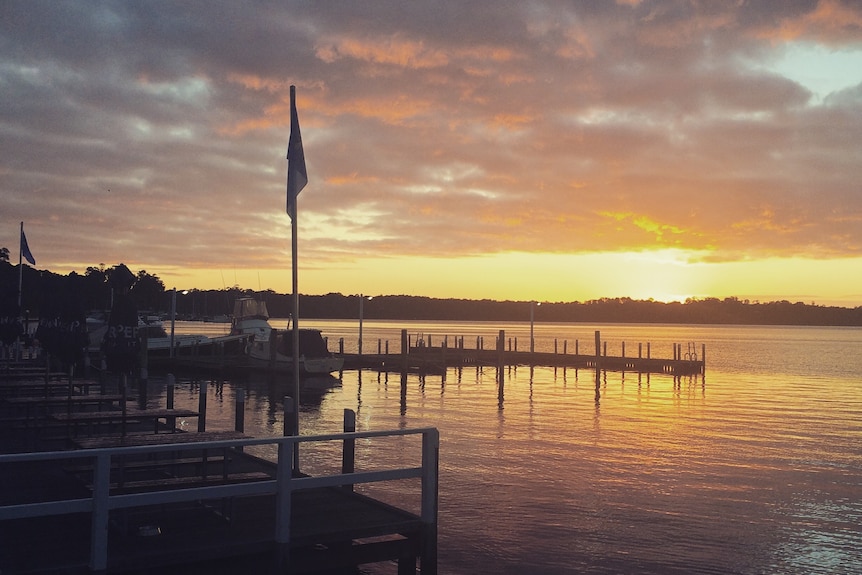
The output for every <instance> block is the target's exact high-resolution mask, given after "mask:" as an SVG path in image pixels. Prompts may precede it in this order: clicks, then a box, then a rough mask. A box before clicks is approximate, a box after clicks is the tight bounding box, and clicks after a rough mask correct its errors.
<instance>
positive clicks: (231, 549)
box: [0, 377, 439, 575]
mask: <svg viewBox="0 0 862 575" xmlns="http://www.w3.org/2000/svg"><path fill="white" fill-rule="evenodd" d="M0 378H2V377H0ZM8 381H9V380H6V383H8ZM67 389H71V388H67ZM12 397H13V398H15V397H16V396H15V395H14V394H13V396H12ZM78 397H80V396H77V395H74V396H71V401H70V402H69V403H68V404H64V403H63V401H62V400H61V398H59V397H54V396H49V397H46V398H45V399H44V401H43V403H41V404H40V407H43V408H45V411H41V410H40V412H39V414H38V416H37V415H32V417H34V418H35V417H39V418H42V419H43V420H48V419H50V420H54V421H58V422H60V423H66V422H67V420H68V421H71V420H75V421H77V420H81V421H85V422H89V421H96V422H100V423H101V422H103V421H106V420H111V422H114V420H116V419H117V418H123V420H124V421H125V419H126V418H127V417H131V416H133V417H134V419H138V420H143V422H142V423H143V425H141V426H140V427H137V428H131V427H129V428H126V427H121V428H120V429H121V432H120V433H116V431H117V430H116V429H112V428H115V427H116V425H110V426H109V425H106V426H105V427H106V428H108V432H107V433H92V434H90V433H88V434H87V436H83V434H82V436H80V437H75V438H72V440H71V441H67V442H66V445H69V446H70V448H68V449H59V450H58V449H56V448H50V447H49V449H53V450H51V451H38V449H40V448H41V449H45V446H46V445H56V444H57V443H56V442H53V443H45V442H44V441H42V437H41V436H39V435H35V436H34V437H33V438H31V441H27V442H26V443H28V444H34V445H36V449H37V450H35V451H34V450H30V451H21V450H20V449H18V448H19V447H20V443H19V442H13V443H10V444H9V445H7V443H8V441H7V439H6V437H5V436H4V437H0V541H2V542H3V544H2V545H0V573H3V575H8V574H14V573H21V574H24V573H28V574H29V573H68V574H77V573H81V574H85V573H142V572H143V573H146V572H159V573H166V574H167V573H184V574H188V573H207V574H210V573H228V572H231V573H236V572H255V573H268V572H271V573H317V572H327V570H331V569H344V568H347V569H355V568H356V567H357V566H358V565H361V564H365V563H374V562H384V561H385V562H397V564H398V573H399V574H406V573H410V574H411V575H412V574H414V573H416V572H417V565H418V566H420V568H421V573H423V574H425V575H436V573H437V507H438V504H437V491H438V489H437V481H438V460H439V434H438V432H437V430H436V429H433V428H424V429H415V430H394V431H373V432H358V433H357V432H346V433H335V434H330V435H320V436H299V437H297V436H289V437H267V438H250V437H247V436H245V435H243V434H242V433H241V432H240V431H222V432H219V431H216V432H212V431H209V432H208V431H198V432H186V431H180V430H175V429H171V430H165V429H163V428H160V427H159V426H158V425H157V426H156V427H155V428H154V427H153V423H152V421H154V420H156V421H158V420H159V419H167V420H170V419H172V418H173V417H175V416H176V415H177V413H178V410H167V409H157V410H152V413H151V414H147V413H145V412H146V410H130V411H129V412H125V410H123V411H110V410H109V411H98V402H96V407H95V408H94V405H93V404H92V403H91V402H89V401H78V400H77V398H78ZM114 397H115V395H112V396H111V399H113V398H114ZM10 399H11V398H10ZM33 403H38V402H36V401H29V400H22V399H21V398H15V399H14V400H10V401H8V402H6V403H4V404H3V410H4V412H5V413H6V415H13V414H14V413H12V412H14V411H15V410H21V413H24V410H25V409H27V408H28V406H31V404H33ZM84 408H86V409H87V410H86V411H77V410H78V409H84ZM188 413H189V414H192V415H193V414H194V413H195V412H188ZM345 417H346V421H347V414H345ZM354 420H355V416H354ZM33 423H34V424H33V425H31V426H29V429H32V430H34V431H33V433H36V431H37V430H38V428H39V427H41V426H40V425H39V424H37V423H36V422H33ZM345 425H346V424H345ZM160 431H161V432H160ZM165 431H168V432H165ZM24 432H25V433H26V432H27V431H26V430H25V431H24ZM157 432H158V433H157ZM63 436H67V434H63ZM392 436H414V437H417V438H418V441H417V440H412V441H411V442H410V445H413V446H417V448H416V449H413V448H409V449H407V450H406V451H405V454H404V461H398V462H396V463H390V464H387V465H379V464H378V463H377V462H375V464H374V468H373V470H370V471H369V470H357V469H355V463H354V462H355V455H354V453H353V448H354V446H355V444H356V443H357V440H360V441H361V442H362V443H363V444H365V443H368V442H373V441H376V440H377V439H378V438H381V440H382V441H384V442H385V441H387V440H386V439H385V438H390V437H392ZM10 439H11V438H10ZM332 442H341V443H342V444H343V446H342V449H341V450H335V451H333V450H332V448H331V446H330V445H329V444H331V443H332ZM13 451H15V452H13ZM339 451H340V453H339ZM264 453H268V454H276V455H277V456H276V459H275V460H274V461H273V460H272V459H271V456H267V457H261V456H260V455H259V454H264ZM298 454H301V455H302V456H303V458H300V457H299V456H298ZM331 457H340V459H341V460H340V461H336V462H331V464H326V465H324V468H325V469H339V468H340V469H341V472H340V473H335V472H324V473H322V474H315V475H309V474H308V473H307V472H305V470H303V472H300V470H299V467H298V465H299V462H300V460H303V461H304V460H305V459H304V458H309V460H312V461H314V462H315V463H318V464H319V463H320V462H321V461H324V460H325V459H326V458H331ZM405 479H408V480H409V479H414V480H418V481H414V482H413V483H412V485H416V488H415V489H416V490H417V494H416V497H415V500H416V501H418V502H419V509H418V512H417V510H416V509H401V508H397V507H393V506H391V505H389V504H386V503H383V502H382V501H379V500H376V499H374V498H371V497H368V496H366V495H363V494H362V493H360V492H358V491H356V490H354V486H361V485H365V484H370V483H378V482H386V481H402V480H405ZM227 565H233V570H231V571H222V570H221V569H223V568H226V566H227ZM328 572H331V571H328Z"/></svg>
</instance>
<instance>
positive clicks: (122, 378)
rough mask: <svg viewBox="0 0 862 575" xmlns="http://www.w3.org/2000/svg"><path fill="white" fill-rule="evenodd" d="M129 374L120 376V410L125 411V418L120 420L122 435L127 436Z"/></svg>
mask: <svg viewBox="0 0 862 575" xmlns="http://www.w3.org/2000/svg"><path fill="white" fill-rule="evenodd" d="M127 377H128V376H127V375H126V374H125V373H124V374H123V375H121V376H120V410H121V411H122V412H123V420H122V421H121V422H120V435H121V436H122V437H125V436H126V387H127V385H126V384H127Z"/></svg>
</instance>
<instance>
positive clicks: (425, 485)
mask: <svg viewBox="0 0 862 575" xmlns="http://www.w3.org/2000/svg"><path fill="white" fill-rule="evenodd" d="M406 435H421V436H422V464H421V466H420V467H404V468H395V469H385V470H380V471H366V472H354V473H346V474H345V473H337V474H330V475H321V476H314V477H312V476H308V477H294V476H293V473H292V471H293V470H292V465H293V454H294V450H295V449H296V448H297V445H298V444H300V443H315V442H328V441H345V440H356V439H362V438H374V437H394V436H406ZM272 444H276V445H277V446H278V459H277V473H276V477H275V478H274V479H270V480H262V481H250V482H246V483H234V484H228V485H211V486H203V487H183V488H175V489H167V490H160V491H155V492H147V493H127V494H115V495H112V494H111V493H110V483H111V481H110V472H111V460H112V458H114V457H118V456H128V455H137V456H142V455H149V454H153V453H160V452H174V453H176V452H180V451H186V450H204V449H220V448H240V447H249V446H254V445H272ZM439 449H440V435H439V432H438V431H437V429H436V428H421V429H403V430H389V431H361V432H352V433H337V434H328V435H310V436H298V437H297V436H288V437H268V438H249V439H231V440H218V441H203V442H191V443H180V444H159V445H148V446H135V447H111V448H103V449H82V450H78V451H50V452H34V453H15V454H6V455H0V469H2V466H4V465H6V464H15V463H27V462H45V461H57V462H60V461H69V460H76V459H91V460H94V467H93V491H92V496H91V497H88V498H80V499H63V500H55V501H47V502H38V503H22V504H15V505H2V506H0V521H9V520H13V519H24V518H32V517H50V516H58V515H66V514H71V513H87V512H89V513H91V514H92V522H91V532H90V569H91V570H93V571H104V570H105V569H106V568H107V562H108V515H109V512H110V511H111V510H114V509H124V508H129V507H143V506H149V505H161V504H165V503H179V502H185V501H197V500H201V499H217V498H223V497H236V496H249V495H272V494H274V495H275V496H276V501H277V503H276V527H275V533H274V539H275V542H276V543H278V544H283V545H286V544H288V543H290V512H291V509H290V506H291V497H290V495H291V493H292V492H293V491H298V490H302V489H312V488H317V487H330V486H338V485H347V484H354V485H355V484H362V483H375V482H381V481H393V480H401V479H410V478H419V479H421V508H420V509H421V511H420V519H421V522H422V524H423V525H424V526H425V527H426V528H430V529H431V530H432V531H433V532H435V535H436V524H437V508H438V504H437V492H438V486H437V481H438V459H439ZM435 538H436V537H435Z"/></svg>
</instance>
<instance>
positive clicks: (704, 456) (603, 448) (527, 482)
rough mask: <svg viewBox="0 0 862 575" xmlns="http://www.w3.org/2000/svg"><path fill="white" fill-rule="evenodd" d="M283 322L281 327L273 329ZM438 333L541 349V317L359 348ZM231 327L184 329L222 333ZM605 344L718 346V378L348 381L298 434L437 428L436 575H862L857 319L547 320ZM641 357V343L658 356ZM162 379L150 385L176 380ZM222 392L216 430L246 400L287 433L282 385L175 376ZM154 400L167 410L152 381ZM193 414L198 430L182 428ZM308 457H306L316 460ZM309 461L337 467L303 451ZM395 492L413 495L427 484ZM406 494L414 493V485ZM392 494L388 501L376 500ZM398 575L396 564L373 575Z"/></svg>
mask: <svg viewBox="0 0 862 575" xmlns="http://www.w3.org/2000/svg"><path fill="white" fill-rule="evenodd" d="M273 324H274V325H275V326H276V327H280V328H283V327H284V326H285V322H284V321H278V320H276V321H274V322H273ZM304 327H318V328H320V329H322V330H323V332H324V334H325V335H327V336H329V340H330V348H331V349H337V347H338V341H339V339H340V338H344V346H345V350H346V351H354V350H355V349H356V340H357V333H358V324H357V322H342V321H311V320H308V321H306V322H305V323H304ZM402 328H407V329H408V332H409V333H410V334H411V336H413V337H415V336H416V334H420V333H421V334H424V336H425V337H426V339H427V337H428V336H429V335H430V337H431V338H432V342H433V343H435V345H436V344H437V343H439V339H438V338H440V337H442V336H443V335H448V336H449V345H450V346H451V345H453V342H454V337H455V336H458V337H461V336H463V337H464V340H465V346H466V347H475V345H476V338H477V337H479V336H481V337H483V338H484V341H485V347H486V348H492V347H493V345H494V343H493V342H494V338H495V337H496V336H497V334H498V332H499V330H500V329H505V330H506V337H507V338H509V337H512V338H514V337H517V338H518V346H519V349H528V348H529V329H530V326H529V323H524V324H519V325H513V324H497V323H452V322H447V323H417V322H413V323H411V322H398V323H386V322H377V321H365V322H364V326H363V334H364V337H363V340H364V343H363V348H364V350H366V352H373V351H376V349H377V341H378V339H380V340H382V341H389V345H390V351H392V352H393V353H394V352H396V351H397V350H398V347H399V345H400V330H401V329H402ZM221 329H222V327H221V326H219V325H218V324H188V323H179V324H178V326H177V330H178V332H180V333H185V332H196V333H200V332H204V331H206V330H209V332H210V333H213V334H215V333H219V330H221ZM595 330H601V333H602V338H603V340H606V341H607V342H608V354H609V355H619V354H620V349H621V346H622V343H623V342H625V344H626V350H627V355H636V354H637V349H638V344H639V343H642V344H644V350H645V349H646V343H647V342H650V343H651V354H652V356H653V357H672V354H673V351H672V349H673V347H672V346H673V344H674V343H681V344H683V348H684V350H687V349H688V346H687V344H688V343H689V342H693V343H694V344H695V345H694V348H693V349H695V350H696V351H697V353H698V354H700V353H701V345H705V346H706V354H707V355H706V361H707V371H706V375H705V376H704V377H701V376H697V377H686V378H682V379H674V378H673V377H672V376H669V375H655V374H653V375H650V376H649V377H648V376H647V375H645V374H644V375H638V374H637V373H625V374H621V373H616V372H608V373H606V374H603V375H602V376H601V380H600V381H601V383H600V390H599V391H600V398H599V399H598V400H596V393H595V373H594V372H593V371H589V370H580V371H576V370H574V369H568V370H562V369H559V368H558V369H553V368H545V367H536V368H532V369H531V368H529V367H526V366H521V367H517V368H511V369H509V368H507V369H506V372H505V395H504V399H503V401H502V402H500V401H499V398H498V394H497V387H496V369H494V368H478V369H477V368H475V367H474V368H465V369H460V370H459V369H450V370H449V371H448V372H447V374H446V376H445V378H444V377H442V376H439V375H438V376H427V377H424V378H420V377H419V376H418V375H409V376H408V379H407V389H406V395H405V396H403V397H402V393H401V385H400V379H401V378H400V375H398V374H388V375H387V374H378V373H377V372H375V371H368V370H366V371H361V372H357V371H349V372H344V374H343V375H342V376H341V378H340V379H339V380H337V381H334V383H337V385H335V387H333V388H331V389H328V390H324V391H321V392H320V393H317V394H314V395H310V396H309V397H305V396H304V397H303V402H304V404H303V406H302V412H301V421H300V427H301V430H302V431H301V432H302V433H303V434H317V433H330V432H335V431H339V430H340V429H341V425H342V416H343V410H344V409H345V408H350V409H353V410H355V411H356V412H357V420H358V423H357V426H358V428H359V430H385V429H399V428H419V427H427V426H434V427H437V428H438V429H439V430H440V434H441V451H440V512H439V521H440V523H439V545H440V547H439V564H440V573H441V574H447V575H475V574H512V575H515V574H518V575H523V574H563V573H566V574H570V573H590V574H619V573H632V574H634V573H637V574H649V573H655V574H675V573H678V574H683V573H686V574H690V573H703V574H707V573H708V574H713V573H714V574H732V573H737V574H752V575H754V574H773V573H774V574H827V573H828V574H836V573H847V574H850V573H860V572H862V383H860V374H862V353H860V349H862V329H846V328H805V327H747V326H676V325H674V326H666V325H599V326H597V325H587V324H536V325H535V338H536V349H537V351H546V350H547V351H552V350H553V348H554V340H555V339H556V340H557V346H558V349H559V350H560V351H562V348H563V342H564V341H565V342H567V343H566V345H567V347H568V350H569V352H570V353H572V352H574V347H575V340H578V345H579V348H580V351H581V353H594V332H595ZM644 353H645V351H644ZM160 381H162V379H160V378H159V377H158V376H151V385H152V386H153V388H154V389H155V390H162V389H163V388H162V387H161V386H160V385H159V382H160ZM200 384H205V385H206V386H207V389H208V403H207V411H208V414H207V416H208V426H207V427H208V429H217V428H225V429H228V428H232V426H233V418H234V406H235V398H236V394H237V392H239V393H244V394H245V395H246V397H247V403H246V432H247V433H248V434H251V435H257V436H265V435H280V434H281V430H282V407H281V397H283V395H284V393H285V391H286V390H287V389H288V384H287V383H286V382H284V383H283V382H280V381H277V380H276V381H267V380H266V378H265V377H261V376H251V375H250V376H248V377H245V378H235V379H234V380H223V379H219V380H210V379H203V380H199V381H191V380H190V379H189V378H182V377H181V378H178V386H179V387H178V391H177V394H176V397H177V399H176V403H177V407H191V408H194V407H196V405H197V401H198V399H197V398H198V389H199V387H198V386H199V385H200ZM151 401H152V402H155V403H158V402H161V401H163V396H161V395H159V392H158V391H156V392H155V394H154V397H153V398H152V399H151ZM188 425H189V426H193V425H195V422H194V421H190V422H189V423H188ZM416 453H417V447H416V445H415V444H412V445H407V444H405V445H394V446H388V447H385V448H381V449H379V450H377V449H374V450H371V449H370V448H368V449H363V447H362V446H361V445H360V446H359V448H358V455H357V457H358V464H357V466H358V468H361V467H362V466H363V465H366V464H367V465H368V466H372V461H374V460H375V459H377V460H380V459H383V460H387V459H388V460H396V461H397V460H400V459H401V458H405V459H408V458H415V455H416ZM304 457H305V456H304ZM302 465H303V469H304V470H305V471H309V472H312V473H313V472H314V468H315V466H317V465H320V466H322V467H325V466H326V465H328V464H327V463H325V462H324V461H323V458H321V459H320V460H318V459H317V456H314V455H309V456H308V458H307V459H303V462H302ZM381 489H383V490H384V492H383V493H381V496H383V497H384V498H387V499H389V500H391V501H393V502H399V503H400V502H402V500H404V501H406V502H407V503H408V504H412V500H411V501H407V500H408V499H411V497H412V493H414V492H415V491H416V490H417V489H418V488H417V487H416V486H415V485H413V486H410V485H407V486H404V487H403V488H402V487H397V486H396V487H394V488H393V487H384V488H381ZM411 489H412V491H411ZM375 493H378V492H375ZM367 572H368V573H372V574H376V573H394V572H395V568H394V566H392V565H380V566H374V567H370V568H368V569H367Z"/></svg>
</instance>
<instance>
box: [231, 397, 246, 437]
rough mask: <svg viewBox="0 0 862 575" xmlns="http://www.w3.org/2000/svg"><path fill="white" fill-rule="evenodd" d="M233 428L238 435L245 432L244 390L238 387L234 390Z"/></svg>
mask: <svg viewBox="0 0 862 575" xmlns="http://www.w3.org/2000/svg"><path fill="white" fill-rule="evenodd" d="M233 428H234V429H235V430H236V431H239V432H240V433H244V432H245V388H244V387H238V388H237V390H236V414H235V417H234V425H233Z"/></svg>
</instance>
